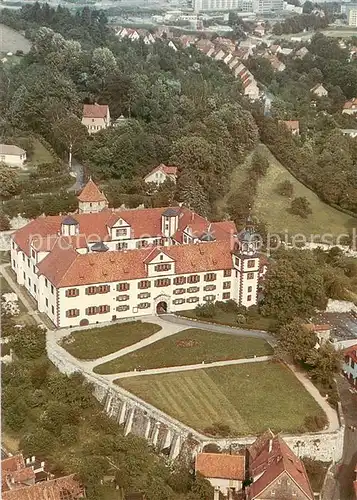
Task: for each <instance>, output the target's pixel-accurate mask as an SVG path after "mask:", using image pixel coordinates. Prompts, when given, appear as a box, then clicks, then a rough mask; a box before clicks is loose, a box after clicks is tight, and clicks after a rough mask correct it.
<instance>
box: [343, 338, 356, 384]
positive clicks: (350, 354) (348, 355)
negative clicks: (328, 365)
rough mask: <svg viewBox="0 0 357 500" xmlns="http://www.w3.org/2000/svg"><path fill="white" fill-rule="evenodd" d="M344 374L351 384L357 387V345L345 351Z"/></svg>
mask: <svg viewBox="0 0 357 500" xmlns="http://www.w3.org/2000/svg"><path fill="white" fill-rule="evenodd" d="M343 354H344V362H343V367H342V370H343V373H344V375H345V376H346V378H347V379H348V380H349V382H350V383H351V384H352V385H353V386H354V387H357V344H355V345H352V346H350V347H348V348H347V349H345V350H344V351H343Z"/></svg>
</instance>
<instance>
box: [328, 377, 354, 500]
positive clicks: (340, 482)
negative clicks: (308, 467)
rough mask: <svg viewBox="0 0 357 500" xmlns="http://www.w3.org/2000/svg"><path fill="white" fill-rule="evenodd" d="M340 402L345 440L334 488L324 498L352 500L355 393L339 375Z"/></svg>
mask: <svg viewBox="0 0 357 500" xmlns="http://www.w3.org/2000/svg"><path fill="white" fill-rule="evenodd" d="M337 385H338V389H339V391H340V396H341V404H342V408H343V413H344V417H345V422H346V430H345V441H344V447H343V458H342V463H341V465H339V466H338V468H337V473H336V475H335V478H334V489H333V491H332V494H331V496H329V497H327V496H326V497H324V500H330V499H331V500H354V498H355V496H354V494H353V481H354V479H355V477H356V475H355V472H354V469H355V467H356V464H357V430H355V431H352V430H351V429H350V426H351V425H353V426H355V427H357V394H356V393H351V392H350V388H351V386H350V384H349V383H348V382H347V380H346V379H345V378H344V377H342V376H340V377H338V378H337Z"/></svg>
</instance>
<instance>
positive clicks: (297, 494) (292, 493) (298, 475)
mask: <svg viewBox="0 0 357 500" xmlns="http://www.w3.org/2000/svg"><path fill="white" fill-rule="evenodd" d="M248 472H249V479H250V481H251V484H250V485H249V486H248V487H247V488H246V499H247V500H267V499H269V500H270V499H273V498H276V499H296V500H314V494H313V491H312V489H311V485H310V482H309V478H308V476H307V473H306V470H305V467H304V464H303V462H302V461H301V460H300V458H298V457H297V456H296V455H295V454H294V453H293V452H292V450H291V449H290V448H289V446H288V445H287V444H286V443H285V441H284V440H283V439H282V438H281V437H280V436H279V435H278V436H274V434H273V433H272V432H271V431H267V432H266V433H264V434H263V435H262V436H260V437H259V438H258V439H257V440H256V441H255V442H254V443H253V444H252V445H251V446H250V447H249V448H248Z"/></svg>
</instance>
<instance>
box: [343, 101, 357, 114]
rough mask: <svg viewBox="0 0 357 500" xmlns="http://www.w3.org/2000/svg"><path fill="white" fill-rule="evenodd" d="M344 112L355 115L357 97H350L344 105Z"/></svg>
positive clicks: (356, 111)
mask: <svg viewBox="0 0 357 500" xmlns="http://www.w3.org/2000/svg"><path fill="white" fill-rule="evenodd" d="M342 113H344V114H346V115H354V114H356V113H357V97H354V98H353V99H350V100H349V101H347V102H345V104H344V105H343V109H342Z"/></svg>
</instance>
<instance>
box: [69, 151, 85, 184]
mask: <svg viewBox="0 0 357 500" xmlns="http://www.w3.org/2000/svg"><path fill="white" fill-rule="evenodd" d="M72 172H73V174H75V176H76V182H75V183H74V184H73V186H71V187H70V188H69V189H68V191H75V192H77V191H80V190H81V189H82V187H83V186H84V166H83V165H81V163H79V162H78V161H77V160H76V159H75V158H73V159H72Z"/></svg>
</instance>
